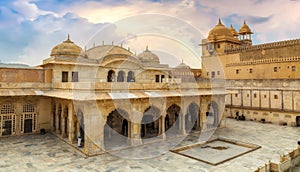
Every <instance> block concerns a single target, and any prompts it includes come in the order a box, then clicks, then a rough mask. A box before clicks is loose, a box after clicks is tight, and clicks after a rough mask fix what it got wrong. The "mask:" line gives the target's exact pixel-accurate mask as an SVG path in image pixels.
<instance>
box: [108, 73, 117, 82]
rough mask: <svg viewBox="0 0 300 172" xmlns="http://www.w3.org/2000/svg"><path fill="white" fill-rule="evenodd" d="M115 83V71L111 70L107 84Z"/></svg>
mask: <svg viewBox="0 0 300 172" xmlns="http://www.w3.org/2000/svg"><path fill="white" fill-rule="evenodd" d="M114 81H115V71H113V70H110V71H108V74H107V82H114Z"/></svg>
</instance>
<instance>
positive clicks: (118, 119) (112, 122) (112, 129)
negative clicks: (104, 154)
mask: <svg viewBox="0 0 300 172" xmlns="http://www.w3.org/2000/svg"><path fill="white" fill-rule="evenodd" d="M128 117H129V115H128V113H127V112H126V111H124V110H122V109H115V110H113V111H112V112H111V113H109V115H108V116H107V118H106V124H105V125H104V145H105V148H106V149H111V148H113V147H121V146H123V145H124V144H126V142H127V139H128V136H129V132H130V131H129V130H130V128H129V122H128Z"/></svg>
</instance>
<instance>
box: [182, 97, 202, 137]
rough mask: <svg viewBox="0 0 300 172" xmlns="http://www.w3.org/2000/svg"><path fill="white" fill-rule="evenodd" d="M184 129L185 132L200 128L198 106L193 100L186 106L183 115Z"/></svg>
mask: <svg viewBox="0 0 300 172" xmlns="http://www.w3.org/2000/svg"><path fill="white" fill-rule="evenodd" d="M185 130H186V132H193V131H199V130H200V108H199V106H198V105H197V104H196V103H194V102H193V103H191V104H190V105H189V106H188V109H187V114H186V115H185Z"/></svg>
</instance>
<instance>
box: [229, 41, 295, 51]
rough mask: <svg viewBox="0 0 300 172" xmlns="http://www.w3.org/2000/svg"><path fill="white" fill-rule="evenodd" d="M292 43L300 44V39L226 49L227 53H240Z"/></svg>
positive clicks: (290, 44)
mask: <svg viewBox="0 0 300 172" xmlns="http://www.w3.org/2000/svg"><path fill="white" fill-rule="evenodd" d="M292 45H300V39H293V40H286V41H279V42H273V43H266V44H259V45H253V46H238V47H227V48H226V49H225V53H239V52H243V51H256V50H263V49H273V48H279V47H285V46H292Z"/></svg>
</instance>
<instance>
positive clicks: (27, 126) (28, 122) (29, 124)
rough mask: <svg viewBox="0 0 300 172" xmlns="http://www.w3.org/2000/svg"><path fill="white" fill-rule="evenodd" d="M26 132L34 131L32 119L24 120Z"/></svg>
mask: <svg viewBox="0 0 300 172" xmlns="http://www.w3.org/2000/svg"><path fill="white" fill-rule="evenodd" d="M24 133H32V119H25V120H24Z"/></svg>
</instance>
